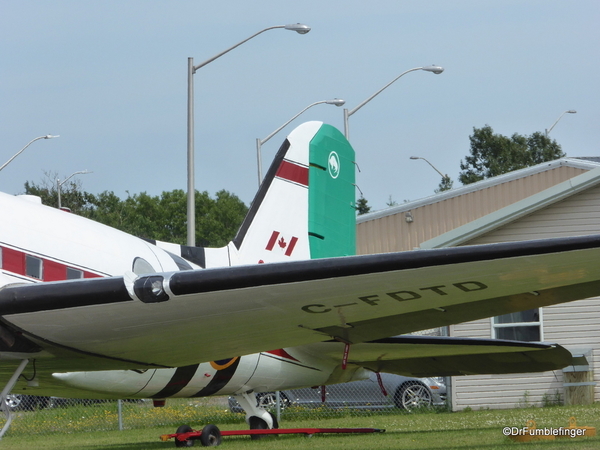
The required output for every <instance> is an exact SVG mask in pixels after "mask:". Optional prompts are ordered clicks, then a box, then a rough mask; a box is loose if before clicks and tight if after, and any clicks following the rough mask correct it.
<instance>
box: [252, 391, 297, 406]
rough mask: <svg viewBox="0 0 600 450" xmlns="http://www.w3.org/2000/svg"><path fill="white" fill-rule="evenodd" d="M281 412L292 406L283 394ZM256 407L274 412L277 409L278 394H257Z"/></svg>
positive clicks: (281, 395)
mask: <svg viewBox="0 0 600 450" xmlns="http://www.w3.org/2000/svg"><path fill="white" fill-rule="evenodd" d="M279 401H280V407H281V410H284V409H286V408H287V407H289V406H290V403H291V402H290V399H289V398H287V396H286V395H285V394H284V393H283V392H281V393H280V394H279ZM256 406H259V407H261V408H263V409H266V410H268V411H274V410H275V409H276V408H277V394H276V393H275V392H261V393H259V394H256Z"/></svg>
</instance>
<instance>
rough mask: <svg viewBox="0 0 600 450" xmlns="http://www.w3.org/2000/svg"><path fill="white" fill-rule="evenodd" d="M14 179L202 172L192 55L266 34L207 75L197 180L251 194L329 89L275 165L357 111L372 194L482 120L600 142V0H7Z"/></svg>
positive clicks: (151, 180) (455, 145)
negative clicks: (315, 130) (298, 26)
mask: <svg viewBox="0 0 600 450" xmlns="http://www.w3.org/2000/svg"><path fill="white" fill-rule="evenodd" d="M0 10H1V13H0V54H1V60H0V139H1V142H2V145H1V146H0V164H3V163H4V162H5V161H7V160H8V159H9V158H10V157H12V156H13V155H14V154H15V153H17V152H18V151H19V150H20V149H21V148H23V147H24V146H25V145H26V144H27V143H28V142H29V141H31V140H32V139H34V138H36V137H38V136H42V135H46V134H52V135H60V138H56V139H49V140H39V141H36V142H34V143H32V144H31V146H29V147H28V148H27V149H26V150H25V151H24V152H23V153H21V154H20V155H19V156H18V157H17V158H15V160H13V161H12V162H11V163H10V164H9V165H8V166H6V168H4V169H3V170H2V172H0V190H1V191H3V192H7V193H10V194H19V193H23V191H24V183H25V182H26V181H30V182H34V183H37V184H41V183H43V182H48V180H54V179H55V178H56V177H58V178H59V179H61V180H64V179H65V178H66V177H68V176H69V175H71V174H72V173H74V172H77V171H83V170H88V171H91V172H93V173H90V174H84V175H75V176H74V177H73V178H72V180H75V179H77V180H79V182H80V183H81V187H82V189H83V190H85V191H88V192H91V193H100V192H103V191H113V192H114V193H115V194H117V195H118V196H119V197H121V198H125V197H126V196H127V195H128V194H132V195H133V194H136V193H140V192H147V193H148V194H150V195H159V194H160V193H161V192H163V191H171V190H174V189H182V190H185V189H186V186H187V168H186V164H187V156H186V154H187V153H186V152H187V144H186V136H187V134H186V133H187V132H186V123H187V122H186V117H187V116H186V114H187V64H188V58H189V57H193V58H194V63H195V64H199V63H201V62H203V61H205V60H207V59H209V58H211V57H212V56H214V55H216V54H218V53H220V52H221V51H223V50H225V49H227V48H229V47H231V46H233V45H234V44H236V43H238V42H240V41H242V40H244V39H246V38H247V37H249V36H251V35H253V34H254V33H257V32H258V31H260V30H262V29H264V28H267V27H270V26H278V25H286V24H290V23H304V24H307V25H309V26H310V27H311V31H310V32H309V33H307V34H304V35H300V34H297V33H295V32H293V31H287V30H283V29H274V30H270V31H267V32H265V33H262V34H260V35H259V36H257V37H255V38H253V39H251V40H249V41H248V42H246V43H244V44H243V45H241V46H240V47H238V48H236V49H234V50H232V51H231V52H229V53H227V54H226V55H224V56H222V57H220V58H219V59H217V60H215V61H213V62H211V63H210V64H208V65H206V66H204V67H202V68H201V69H199V70H198V71H197V73H196V74H195V75H194V86H195V93H194V104H195V121H194V128H195V149H196V151H195V184H196V189H197V190H199V191H208V192H209V193H210V195H214V194H215V193H216V192H217V191H219V190H221V189H225V190H228V191H230V192H232V193H234V194H236V195H237V196H238V197H240V198H241V199H242V200H243V201H244V202H245V203H246V204H248V205H249V204H250V202H251V201H252V199H253V198H254V195H255V193H256V190H257V188H258V181H257V169H256V165H257V163H256V139H257V138H261V139H263V138H265V137H266V136H268V135H269V134H270V133H271V132H273V131H274V130H276V129H277V128H278V127H279V126H281V125H282V124H283V123H285V122H286V121H288V120H289V119H290V118H291V117H293V116H294V115H295V114H297V113H298V112H300V111H301V110H302V109H304V108H305V107H306V106H308V105H310V104H312V103H314V102H317V101H322V100H328V99H333V98H341V99H344V100H345V101H346V104H345V106H343V107H336V106H333V105H326V104H319V105H316V106H314V107H312V108H310V109H309V110H307V111H306V112H305V113H303V114H302V115H301V116H300V117H299V118H298V119H296V120H295V121H294V122H292V124H291V125H289V126H287V127H286V128H284V129H283V130H282V131H281V132H280V133H278V134H277V135H275V137H273V138H272V139H271V140H270V141H268V142H267V143H265V144H264V145H263V171H264V172H266V170H267V168H268V165H269V164H270V161H271V160H272V158H273V156H274V155H275V153H276V151H277V149H278V148H279V146H280V145H281V143H282V142H283V140H284V139H285V136H286V134H288V133H289V132H291V131H292V129H293V128H294V127H295V126H297V125H299V124H301V123H302V122H304V121H309V120H319V121H323V122H325V123H329V124H331V125H333V126H335V127H337V128H339V129H340V130H342V131H343V111H342V110H343V108H344V107H347V108H348V109H353V108H354V107H356V106H357V105H359V104H360V103H361V102H362V101H364V100H365V99H367V98H368V97H370V96H371V95H372V94H374V93H375V92H377V91H378V90H379V89H381V88H382V87H383V86H385V85H386V84H387V83H389V82H390V81H392V80H393V79H394V78H396V77H397V76H398V75H400V74H401V73H403V72H405V71H406V70H409V69H412V68H416V67H423V66H427V65H431V64H436V65H440V66H442V67H444V69H445V70H444V72H443V73H442V74H439V75H435V74H433V73H430V72H425V71H421V70H418V71H413V72H410V73H407V74H406V75H405V76H402V77H401V78H399V79H398V80H397V81H396V82H394V83H393V84H392V85H391V86H389V87H388V88H387V89H385V90H384V91H383V92H381V93H380V94H379V95H378V96H376V97H375V98H374V99H373V100H371V101H370V102H369V103H367V104H366V105H365V106H364V107H362V108H361V109H360V110H359V111H357V112H356V113H355V114H354V115H352V116H351V117H350V119H349V135H350V142H351V144H352V145H353V147H354V149H355V151H356V161H357V165H358V167H359V169H360V172H359V173H357V196H359V195H361V193H362V195H364V197H365V198H366V199H367V200H368V202H369V205H370V206H371V207H372V210H380V209H383V208H385V207H386V204H387V203H389V202H390V201H394V202H397V203H402V202H404V201H405V200H417V199H420V198H423V197H427V196H429V195H432V194H433V193H434V190H435V189H436V188H437V186H438V184H439V182H440V176H439V174H438V173H437V172H436V171H435V170H434V169H433V168H431V167H430V166H429V165H428V164H427V163H426V162H425V161H423V160H410V159H409V158H410V156H420V157H422V158H426V159H427V160H428V161H430V162H431V163H432V164H433V165H434V166H435V167H436V168H438V169H439V170H440V171H441V172H442V173H444V174H447V175H449V176H450V177H451V178H452V179H454V180H455V181H454V187H459V186H460V183H459V182H458V181H457V177H458V173H459V171H460V161H461V159H464V157H465V156H467V155H468V154H469V135H471V134H472V132H473V128H474V127H477V128H479V127H482V126H485V125H490V126H491V127H492V128H493V129H494V131H495V132H496V133H500V134H503V135H507V136H511V135H512V134H513V133H519V134H525V135H528V134H532V133H534V132H536V131H542V132H543V131H544V130H545V129H547V128H550V127H551V126H552V124H553V123H554V122H555V121H556V119H558V118H559V117H560V116H561V114H562V113H563V112H564V111H566V110H576V111H577V113H576V114H565V115H564V116H563V117H562V119H561V120H560V121H559V122H558V124H557V125H556V126H555V128H554V129H553V130H552V132H551V134H550V136H551V137H552V138H554V139H556V140H557V142H558V143H559V144H560V145H561V146H562V149H563V151H564V152H566V153H567V156H599V155H600V149H599V148H598V143H599V142H600V126H598V119H599V118H600V99H599V94H598V85H599V82H598V80H599V79H600V75H599V72H600V71H599V70H598V69H599V68H600V58H599V57H598V56H599V55H598V48H600V31H598V23H600V2H598V1H597V0H578V1H572V0H571V1H562V0H502V1H500V0H487V1H485V2H482V1H478V0H454V1H452V2H449V1H445V0H439V1H437V0H431V1H427V0H418V1H412V0H403V1H398V0H372V1H369V2H364V1H358V0H343V1H342V0H331V1H325V2H324V1H322V0H319V1H316V0H303V1H301V2H291V1H281V0H273V1H271V0H255V1H252V2H248V1H241V0H230V1H228V0H223V1H220V2H208V1H206V0H170V1H167V0H163V1H158V0H144V1H142V0H125V1H124V0H119V1H113V0H103V1H95V2H91V1H87V2H82V1H80V0H72V1H68V0H53V1H52V2H40V1H32V0H0Z"/></svg>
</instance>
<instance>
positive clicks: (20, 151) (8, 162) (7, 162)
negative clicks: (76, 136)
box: [0, 134, 60, 170]
mask: <svg viewBox="0 0 600 450" xmlns="http://www.w3.org/2000/svg"><path fill="white" fill-rule="evenodd" d="M57 137H60V135H56V136H53V135H51V134H47V135H46V136H39V137H36V138H35V139H32V140H31V141H29V142H28V143H27V145H26V146H25V147H23V148H22V149H21V150H19V151H18V152H17V153H15V155H14V156H13V157H12V158H10V159H9V160H8V161H6V162H5V163H4V164H2V167H0V170H2V169H4V168H5V167H6V166H8V165H9V164H10V162H11V161H12V160H13V159H15V158H16V157H17V156H19V155H20V154H21V153H23V150H25V149H26V148H27V147H29V146H30V145H31V144H33V143H34V142H35V141H38V140H40V139H52V138H57Z"/></svg>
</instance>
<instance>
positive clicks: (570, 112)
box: [546, 109, 577, 137]
mask: <svg viewBox="0 0 600 450" xmlns="http://www.w3.org/2000/svg"><path fill="white" fill-rule="evenodd" d="M576 112H577V111H575V110H574V109H568V110H566V111H565V112H563V113H562V114H561V115H560V117H559V118H558V119H556V122H554V123H553V124H552V126H551V127H550V128H548V129H547V130H546V137H548V135H549V134H550V132H551V131H552V128H554V126H555V125H556V124H557V123H558V121H559V120H560V119H562V116H564V115H565V114H567V113H569V114H575V113H576Z"/></svg>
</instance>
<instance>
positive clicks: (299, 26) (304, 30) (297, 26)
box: [192, 24, 310, 74]
mask: <svg viewBox="0 0 600 450" xmlns="http://www.w3.org/2000/svg"><path fill="white" fill-rule="evenodd" d="M276 28H285V29H286V30H291V31H295V32H296V33H300V34H306V33H308V32H309V31H310V27H309V26H306V25H302V24H295V25H277V26H274V27H268V28H265V29H264V30H260V31H259V32H258V33H254V34H253V35H252V36H250V37H248V38H246V39H244V40H243V41H241V42H238V43H237V44H235V45H233V46H231V47H229V48H228V49H227V50H223V51H222V52H221V53H218V54H216V55H215V56H213V57H212V58H209V59H207V60H206V61H204V62H201V63H200V64H198V65H197V66H193V67H192V73H193V74H194V73H196V71H197V70H198V69H200V68H201V67H203V66H205V65H207V64H209V63H211V62H213V61H214V60H215V59H217V58H220V57H221V56H223V55H224V54H225V53H229V52H230V51H231V50H233V49H234V48H237V47H239V46H240V45H242V44H243V43H245V42H248V41H249V40H250V39H252V38H255V37H256V36H258V35H259V34H261V33H264V32H265V31H269V30H274V29H276Z"/></svg>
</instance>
